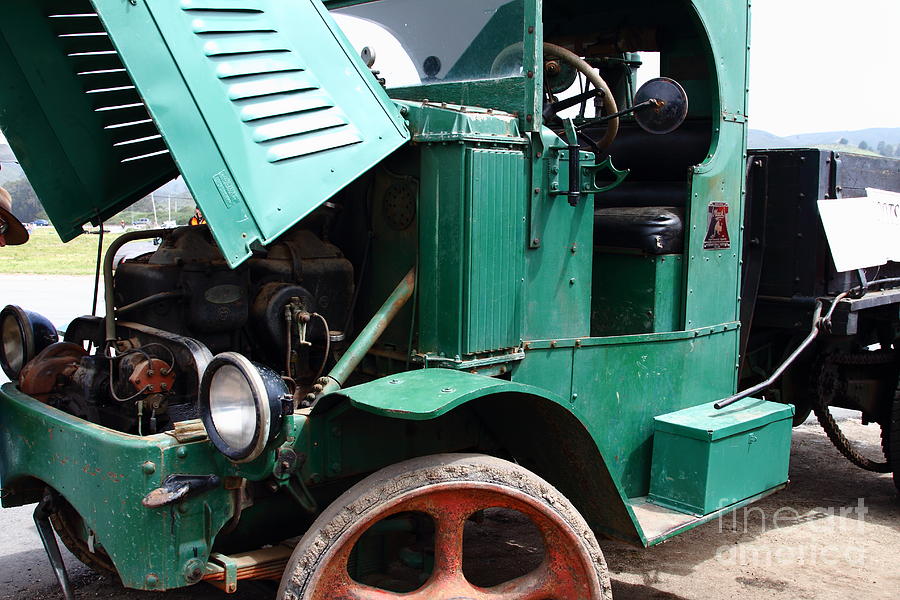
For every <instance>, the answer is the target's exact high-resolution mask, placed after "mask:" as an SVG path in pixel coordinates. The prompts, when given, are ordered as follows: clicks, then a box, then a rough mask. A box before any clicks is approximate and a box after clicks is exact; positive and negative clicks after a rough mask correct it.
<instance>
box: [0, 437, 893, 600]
mask: <svg viewBox="0 0 900 600" xmlns="http://www.w3.org/2000/svg"><path fill="white" fill-rule="evenodd" d="M842 426H843V427H844V428H845V431H847V433H848V434H849V437H852V438H853V439H857V440H863V441H865V442H867V445H868V450H869V451H870V452H871V453H872V454H873V455H877V450H878V447H879V446H878V444H879V440H878V432H877V430H876V428H875V427H862V426H861V425H858V424H855V423H854V422H851V421H844V422H842ZM4 512H10V511H0V527H2V528H3V529H4V531H10V530H9V529H6V526H4V525H3V513H4ZM6 535H10V534H5V535H4V537H5V536H6ZM510 536H511V537H510V541H508V542H507V543H510V544H515V543H516V542H515V541H514V540H513V538H514V536H515V532H510ZM9 542H10V539H9V538H7V542H6V545H7V546H8V545H9ZM29 543H30V542H29ZM601 546H602V547H603V551H604V553H605V555H606V559H607V562H608V564H609V568H610V576H611V578H612V584H613V593H614V597H615V598H616V600H637V599H647V598H651V599H671V600H677V599H685V600H686V599H697V600H701V599H702V600H711V599H712V600H715V599H723V600H724V599H732V598H742V599H744V600H755V599H763V598H765V599H770V598H771V599H785V600H787V599H791V600H796V599H805V598H810V599H813V598H815V599H822V600H827V599H831V598H834V599H838V598H841V599H843V598H847V597H851V598H858V599H866V600H868V599H878V598H891V599H895V598H898V597H900V570H898V568H897V562H896V561H897V548H900V502H898V498H897V494H896V492H895V489H894V485H893V483H892V481H891V478H890V476H889V475H876V474H872V473H866V472H863V471H860V470H859V469H857V468H856V467H854V466H852V465H850V464H849V463H848V462H847V461H846V460H844V459H843V458H842V457H841V456H840V455H839V454H838V453H837V451H836V450H835V449H834V448H833V447H832V446H831V445H830V443H829V442H828V440H827V439H826V438H825V436H824V434H823V433H822V431H821V430H820V429H819V427H818V425H815V424H809V425H803V426H801V427H799V428H797V429H795V432H794V441H793V450H792V461H791V484H790V486H789V487H788V488H787V489H786V490H784V491H782V492H780V493H778V494H775V495H773V496H770V497H769V498H766V499H765V500H763V501H761V502H758V503H756V504H754V505H752V506H750V507H747V508H746V509H741V510H739V511H737V512H736V513H734V514H733V515H729V516H728V517H725V518H723V519H721V520H719V521H713V522H710V523H707V524H705V525H703V526H701V527H698V528H696V529H694V530H692V531H689V532H687V533H685V534H682V535H681V536H679V537H676V538H674V539H672V540H670V541H668V542H666V543H664V544H662V545H660V546H657V547H654V548H650V549H645V550H641V549H637V548H634V547H631V546H627V545H625V544H620V543H616V542H609V541H607V542H603V541H601ZM70 564H71V565H72V579H73V582H74V586H75V588H76V594H77V597H78V598H101V599H110V600H112V599H115V600H144V599H151V598H152V599H157V600H188V599H190V600H224V599H225V598H228V596H226V595H225V594H223V593H222V592H219V591H218V590H216V589H214V588H211V587H208V586H205V585H201V586H197V587H194V588H191V589H188V590H183V591H176V592H169V593H165V594H158V593H157V594H153V593H142V592H133V591H127V590H123V589H122V588H121V586H120V585H119V584H118V583H117V582H115V581H113V580H111V579H110V578H108V577H102V576H98V575H96V574H94V573H92V572H90V571H89V570H87V569H86V568H83V567H78V566H75V565H74V563H71V562H70ZM26 569H27V571H26ZM13 571H15V574H13ZM52 581H53V580H52V575H51V573H50V569H49V566H48V565H47V562H46V558H45V557H44V556H43V553H42V552H41V551H40V550H39V549H38V548H33V547H32V548H31V549H30V550H29V551H28V552H19V553H16V554H5V555H4V554H3V553H0V598H2V599H3V600H7V599H10V600H11V599H16V600H55V599H56V598H60V597H61V594H60V593H59V592H58V591H57V589H56V587H55V585H53V583H52ZM273 597H274V588H273V587H272V586H269V585H266V584H258V583H241V584H240V586H239V589H238V593H237V594H235V595H233V596H230V598H233V599H234V600H262V599H271V598H273Z"/></svg>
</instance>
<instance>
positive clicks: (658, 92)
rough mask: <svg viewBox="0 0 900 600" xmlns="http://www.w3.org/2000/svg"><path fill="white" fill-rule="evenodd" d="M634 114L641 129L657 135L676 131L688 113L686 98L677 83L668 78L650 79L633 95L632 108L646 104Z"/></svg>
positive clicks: (682, 89)
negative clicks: (646, 103)
mask: <svg viewBox="0 0 900 600" xmlns="http://www.w3.org/2000/svg"><path fill="white" fill-rule="evenodd" d="M648 101H649V104H648V105H647V106H644V107H642V108H639V109H638V110H636V111H635V113H634V119H635V120H636V121H637V123H638V125H640V126H641V128H642V129H643V130H644V131H646V132H648V133H654V134H657V135H662V134H664V133H671V132H673V131H675V130H676V129H678V128H679V127H680V126H681V124H682V123H684V120H685V118H686V117H687V113H688V97H687V93H686V92H685V91H684V88H683V87H681V84H679V83H678V82H677V81H675V80H673V79H669V78H668V77H658V78H656V79H651V80H650V81H648V82H647V83H645V84H644V85H642V86H641V89H639V90H638V91H637V94H635V95H634V106H637V105H639V104H642V103H644V102H648Z"/></svg>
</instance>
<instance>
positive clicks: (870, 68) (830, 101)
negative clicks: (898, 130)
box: [748, 0, 900, 136]
mask: <svg viewBox="0 0 900 600" xmlns="http://www.w3.org/2000/svg"><path fill="white" fill-rule="evenodd" d="M752 15H753V22H752V30H751V32H752V33H751V36H752V40H751V48H750V106H749V112H748V114H749V122H750V127H751V128H752V129H762V130H764V131H768V132H770V133H774V134H776V135H780V136H785V135H792V134H798V133H814V132H819V131H837V130H849V131H854V130H858V129H867V128H869V127H900V100H898V98H900V0H851V1H848V0H753V7H752Z"/></svg>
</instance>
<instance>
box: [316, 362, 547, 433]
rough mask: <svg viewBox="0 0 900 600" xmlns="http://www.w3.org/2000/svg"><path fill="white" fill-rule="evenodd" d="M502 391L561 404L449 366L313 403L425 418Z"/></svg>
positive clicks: (541, 393)
mask: <svg viewBox="0 0 900 600" xmlns="http://www.w3.org/2000/svg"><path fill="white" fill-rule="evenodd" d="M506 392H515V393H521V394H528V395H530V396H538V397H540V398H546V399H547V400H551V401H553V402H556V403H557V404H560V405H562V406H565V404H564V403H563V401H562V398H560V397H559V396H556V395H555V394H552V393H550V392H548V391H547V390H544V389H541V388H538V387H534V386H530V385H525V384H522V383H513V382H511V381H505V380H503V379H495V378H493V377H485V376H484V375H473V374H471V373H464V372H461V371H453V370H450V369H420V370H417V371H406V372H404V373H398V374H396V375H392V376H389V377H383V378H381V379H377V380H375V381H370V382H368V383H363V384H361V385H356V386H353V387H348V388H346V389H343V390H341V391H339V392H334V393H332V394H329V395H328V396H326V397H324V398H322V401H324V402H322V401H320V402H319V403H317V404H316V407H317V408H318V407H320V406H321V407H325V406H330V405H332V404H333V403H335V402H337V401H341V400H347V401H349V402H350V404H351V405H352V406H354V407H356V408H358V409H360V410H364V411H366V412H370V413H373V414H376V415H381V416H385V417H393V418H395V419H407V420H411V421H427V420H429V419H434V418H437V417H440V416H441V415H444V414H446V413H448V412H450V411H451V410H453V409H454V408H456V407H457V406H460V405H462V404H465V403H466V402H469V401H470V400H475V399H477V398H482V397H484V396H489V395H494V394H501V393H506ZM313 412H314V414H315V412H316V411H315V410H314V411H313Z"/></svg>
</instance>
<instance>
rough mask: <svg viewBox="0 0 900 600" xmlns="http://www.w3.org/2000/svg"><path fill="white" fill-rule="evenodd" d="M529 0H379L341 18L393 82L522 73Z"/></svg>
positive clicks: (389, 84)
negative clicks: (449, 0) (527, 3)
mask: <svg viewBox="0 0 900 600" xmlns="http://www.w3.org/2000/svg"><path fill="white" fill-rule="evenodd" d="M524 14H525V13H524V1H523V0H512V1H510V0H456V1H454V2H446V1H440V2H439V1H437V0H425V1H423V0H377V1H375V2H367V3H365V4H359V5H356V6H350V7H346V8H340V9H335V10H333V11H332V15H333V16H334V17H335V21H337V24H338V25H339V26H340V27H341V29H342V30H343V31H344V33H345V34H346V35H347V37H348V38H349V39H350V42H351V43H352V44H353V46H354V47H355V48H356V50H357V51H358V52H360V53H362V52H363V49H364V48H368V49H369V52H371V53H374V56H375V62H374V64H373V65H372V69H373V70H376V71H378V72H379V77H381V78H383V79H384V80H385V85H386V86H387V87H388V88H392V87H401V86H414V85H420V84H428V83H438V82H450V81H467V80H476V79H494V78H497V77H506V76H512V75H521V73H522V53H523V44H522V36H523V30H524V23H525V17H524Z"/></svg>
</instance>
